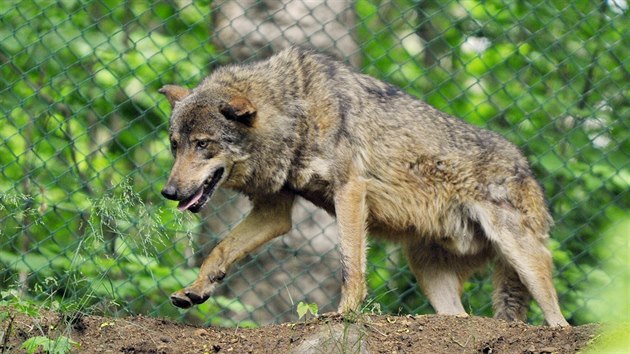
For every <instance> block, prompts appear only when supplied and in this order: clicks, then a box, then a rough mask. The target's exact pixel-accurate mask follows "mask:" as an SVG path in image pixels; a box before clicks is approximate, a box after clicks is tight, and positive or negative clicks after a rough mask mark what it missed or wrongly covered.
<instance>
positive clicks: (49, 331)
mask: <svg viewBox="0 0 630 354" xmlns="http://www.w3.org/2000/svg"><path fill="white" fill-rule="evenodd" d="M2 322H3V323H2V326H1V327H0V334H3V333H4V339H3V340H2V343H0V346H2V349H0V352H5V351H8V352H13V351H14V350H16V349H18V348H19V347H20V346H21V345H22V343H23V342H24V341H25V340H26V339H28V338H31V337H34V336H48V337H49V338H57V336H59V335H64V336H67V337H70V338H72V340H73V341H75V342H77V343H79V345H78V346H76V345H75V346H74V347H73V351H78V352H85V353H121V352H122V353H288V352H293V353H306V352H313V353H322V352H344V353H346V352H350V353H355V352H356V353H455V352H457V353H473V352H476V353H575V352H577V351H578V350H580V349H581V348H584V346H585V345H586V344H588V343H589V342H591V341H592V339H593V338H594V336H595V333H596V331H597V326H596V325H586V326H579V327H572V328H565V329H551V328H548V327H536V326H530V325H526V324H522V323H508V322H504V321H500V320H495V319H491V318H480V317H467V318H466V317H465V318H461V317H452V316H436V315H423V316H410V315H409V316H386V315H362V316H361V317H359V318H358V319H357V320H355V321H353V322H348V321H344V320H343V319H341V318H338V317H324V318H320V319H314V320H310V321H306V322H298V323H285V324H280V325H271V326H265V327H261V328H256V329H244V328H220V327H209V328H199V327H192V326H188V325H184V324H180V323H175V322H172V321H168V320H163V319H157V318H148V317H143V316H138V317H128V318H116V319H114V318H107V317H99V316H76V317H69V316H67V315H60V314H58V313H54V312H45V313H42V314H41V316H40V317H39V318H33V317H28V316H26V315H22V314H19V315H15V316H14V317H13V318H12V319H11V318H7V319H5V320H3V321H2ZM9 327H10V328H9ZM2 337H3V336H2V335H0V338H2Z"/></svg>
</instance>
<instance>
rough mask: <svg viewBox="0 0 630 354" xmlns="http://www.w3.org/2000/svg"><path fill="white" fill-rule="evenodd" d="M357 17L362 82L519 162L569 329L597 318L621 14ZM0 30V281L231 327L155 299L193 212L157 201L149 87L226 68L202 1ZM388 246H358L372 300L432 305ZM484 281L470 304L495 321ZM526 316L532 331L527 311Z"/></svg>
mask: <svg viewBox="0 0 630 354" xmlns="http://www.w3.org/2000/svg"><path fill="white" fill-rule="evenodd" d="M355 9H356V13H357V15H358V18H359V21H358V24H357V26H356V29H355V30H356V34H357V38H358V41H359V43H360V45H361V54H362V56H363V63H364V65H363V68H362V70H363V71H364V72H366V73H368V74H370V75H373V76H376V77H379V78H382V79H384V80H386V81H389V82H392V83H394V84H396V85H399V86H401V87H403V88H405V90H407V91H409V92H410V93H412V94H414V95H416V96H418V97H420V98H421V99H423V100H425V101H427V102H429V103H430V104H432V105H434V106H436V107H437V108H439V109H441V110H443V111H445V112H448V113H450V114H453V115H455V116H457V117H460V118H462V119H465V120H467V121H469V122H471V123H473V124H475V125H480V126H485V127H488V128H490V129H492V130H495V131H498V132H500V133H502V134H503V135H504V136H506V137H507V138H508V139H509V140H511V141H512V142H514V143H516V144H517V145H519V146H521V147H522V149H523V150H524V151H525V153H526V155H527V156H529V157H530V161H531V162H532V164H533V166H534V169H535V171H536V174H537V176H538V177H539V179H540V181H541V183H542V184H543V185H544V187H545V189H546V194H547V197H548V199H549V203H550V206H551V209H552V212H553V215H554V217H555V220H556V227H555V228H554V229H553V232H552V242H551V244H550V245H551V248H552V250H553V254H554V260H555V262H556V267H557V269H556V277H555V283H556V286H557V289H558V292H559V295H560V299H561V303H562V307H563V311H564V313H565V315H566V316H567V318H568V319H569V320H570V322H571V323H573V324H581V323H586V322H591V321H596V320H598V318H597V315H596V312H594V311H590V310H589V302H593V301H597V299H598V298H599V297H600V296H601V295H602V294H604V293H606V292H607V289H611V284H613V283H614V282H615V281H616V279H618V277H620V276H621V275H620V273H619V272H616V271H612V270H610V268H605V267H604V265H605V263H606V261H607V259H608V258H611V257H612V256H611V255H614V254H615V252H626V257H625V259H626V260H627V259H628V257H627V248H626V249H625V250H624V248H619V249H609V248H607V247H606V243H605V239H604V238H603V234H604V230H609V229H611V228H614V227H615V225H628V224H627V222H628V220H630V212H629V210H630V208H629V207H630V193H628V190H630V87H629V83H630V59H629V58H630V18H629V15H628V6H627V3H626V2H625V1H621V0H617V1H601V2H593V1H572V2H566V1H555V0H548V1H540V0H539V1H512V2H503V1H481V0H461V1H413V0H396V1H376V0H358V1H357V2H356V4H355ZM0 24H1V25H0V114H1V115H2V118H0V141H1V145H0V166H1V170H0V192H1V194H0V288H2V289H6V288H15V289H17V291H18V293H19V296H22V297H25V298H30V299H32V300H34V301H42V302H44V301H45V302H49V303H55V304H57V305H59V306H62V307H63V308H68V309H75V310H81V311H87V310H88V309H89V310H90V311H102V312H105V313H108V314H121V313H145V314H150V315H159V316H171V317H179V318H182V317H186V318H187V319H188V320H195V319H197V320H199V321H206V322H209V323H212V324H222V325H230V324H233V323H231V322H230V319H229V318H226V317H225V316H222V314H223V313H224V311H225V310H226V309H229V310H231V311H237V312H246V311H249V309H248V307H247V306H246V305H244V304H242V303H240V302H239V301H237V300H233V299H226V298H221V297H216V298H213V299H212V301H209V302H208V303H206V304H204V305H202V306H200V307H199V308H197V309H195V310H192V311H189V312H186V313H185V314H182V313H180V312H178V311H177V310H176V309H175V308H174V307H172V306H171V305H170V304H169V303H168V294H170V293H171V292H172V291H175V290H177V289H179V288H180V287H182V286H185V285H187V284H188V283H190V282H191V281H192V280H193V279H194V277H195V275H196V270H195V269H194V268H190V267H186V266H185V264H186V259H187V255H186V252H187V247H188V246H189V244H190V243H192V242H193V240H194V238H195V232H196V231H195V230H198V225H199V223H200V220H198V219H195V218H193V217H188V216H183V215H180V214H178V213H175V211H174V210H173V209H174V208H172V206H166V204H165V203H164V201H163V200H162V199H161V197H160V194H159V190H160V188H161V186H162V184H163V182H164V180H165V175H166V172H167V171H168V170H169V168H170V165H171V163H172V161H171V156H170V154H169V152H168V146H167V131H166V122H167V117H168V112H169V108H168V105H167V103H166V101H165V100H164V99H163V98H162V97H160V96H159V95H158V93H157V89H158V88H159V87H161V86H162V85H163V84H166V83H181V84H184V85H188V86H193V85H195V84H196V83H198V82H199V81H200V80H201V79H202V78H203V77H204V76H205V75H206V74H207V73H208V71H209V69H210V67H211V66H212V65H213V64H214V63H215V62H217V61H218V60H222V61H223V60H226V58H223V57H222V54H223V53H221V52H219V51H218V50H216V49H215V48H214V47H213V45H212V44H211V35H212V21H211V11H210V4H209V3H208V2H204V1H199V2H194V3H189V2H181V1H173V2H155V3H154V4H150V3H149V2H140V1H131V2H125V1H117V0H110V1H73V0H67V1H35V0H25V1H19V2H13V3H9V4H7V5H5V6H3V7H2V8H1V9H0ZM214 207H215V208H222V207H226V205H218V206H217V205H215V206H214ZM614 229H615V230H618V231H617V232H619V233H621V234H622V236H627V235H628V233H630V231H629V230H627V227H624V228H614ZM623 233H625V235H623ZM397 255H398V252H397V251H396V249H395V248H392V247H391V246H389V245H382V244H378V243H375V244H374V245H373V247H372V248H371V251H370V260H371V261H372V262H371V264H372V266H371V268H370V274H369V278H368V282H369V285H370V289H371V297H372V298H373V299H374V302H375V303H379V304H380V305H381V306H380V308H381V309H382V310H384V311H388V312H393V313H397V312H399V311H403V312H408V311H412V312H430V307H429V306H428V305H427V303H426V301H425V299H424V298H422V297H418V296H416V295H417V293H418V290H417V288H416V285H415V282H414V281H413V277H412V276H411V275H410V273H409V272H408V269H406V267H405V266H404V265H402V266H401V265H400V264H399V263H398V262H397V261H396V259H398V256H397ZM485 275H486V274H482V275H480V276H479V277H478V278H476V279H474V280H473V281H471V282H470V283H469V284H467V290H466V294H465V298H464V300H465V306H467V307H470V309H471V311H472V312H473V313H476V314H482V315H490V314H491V308H490V297H489V293H490V284H489V282H488V281H487V280H486V277H485ZM593 289H596V290H595V291H594V290H593ZM626 291H627V289H626ZM296 301H299V299H296ZM321 305H322V304H320V308H321ZM626 308H627V306H626ZM531 318H532V319H533V321H534V322H537V321H538V322H539V321H540V320H541V316H540V313H539V311H538V310H537V308H536V307H533V310H532V312H531ZM241 325H242V324H241Z"/></svg>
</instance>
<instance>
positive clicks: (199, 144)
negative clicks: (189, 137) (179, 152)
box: [197, 140, 208, 150]
mask: <svg viewBox="0 0 630 354" xmlns="http://www.w3.org/2000/svg"><path fill="white" fill-rule="evenodd" d="M207 147H208V141H206V140H199V141H198V142H197V149H199V150H202V149H205V148H207Z"/></svg>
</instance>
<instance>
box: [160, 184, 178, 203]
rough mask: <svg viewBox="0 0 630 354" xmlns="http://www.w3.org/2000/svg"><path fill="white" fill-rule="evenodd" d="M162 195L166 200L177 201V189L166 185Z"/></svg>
mask: <svg viewBox="0 0 630 354" xmlns="http://www.w3.org/2000/svg"><path fill="white" fill-rule="evenodd" d="M162 195H163V196H164V198H166V199H170V200H177V188H175V186H172V185H166V186H165V187H164V189H162Z"/></svg>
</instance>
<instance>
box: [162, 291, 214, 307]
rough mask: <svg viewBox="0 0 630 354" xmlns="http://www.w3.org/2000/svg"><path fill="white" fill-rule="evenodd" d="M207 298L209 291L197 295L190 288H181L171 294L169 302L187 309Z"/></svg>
mask: <svg viewBox="0 0 630 354" xmlns="http://www.w3.org/2000/svg"><path fill="white" fill-rule="evenodd" d="M209 298H210V293H207V294H204V295H199V294H198V293H197V292H195V291H194V290H192V289H183V290H180V291H177V292H175V293H173V294H172V295H171V302H172V303H173V305H175V306H177V307H180V308H183V309H187V308H189V307H192V306H193V305H199V304H201V303H204V302H205V301H206V300H208V299H209Z"/></svg>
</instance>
